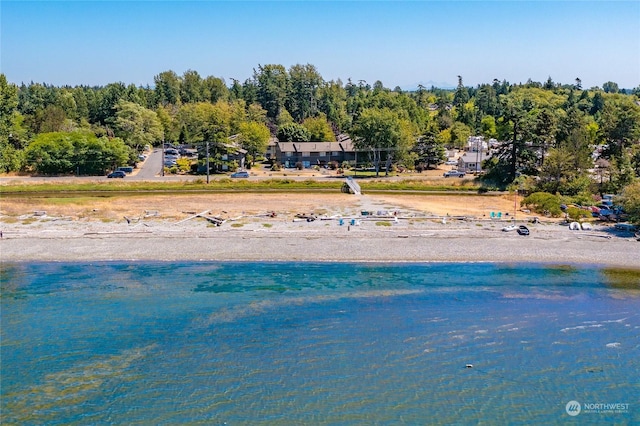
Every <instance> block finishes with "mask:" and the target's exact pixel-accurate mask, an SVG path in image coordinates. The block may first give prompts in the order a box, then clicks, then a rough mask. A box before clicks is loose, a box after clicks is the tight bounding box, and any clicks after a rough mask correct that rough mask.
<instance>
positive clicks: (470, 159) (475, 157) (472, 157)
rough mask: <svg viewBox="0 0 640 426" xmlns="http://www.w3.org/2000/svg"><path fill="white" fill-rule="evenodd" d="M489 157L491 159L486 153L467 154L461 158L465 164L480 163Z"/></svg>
mask: <svg viewBox="0 0 640 426" xmlns="http://www.w3.org/2000/svg"><path fill="white" fill-rule="evenodd" d="M489 157H491V155H489V154H487V153H486V152H482V153H479V152H465V153H464V154H463V155H462V157H460V160H462V162H463V163H477V162H478V161H480V162H482V161H484V160H486V159H487V158H489Z"/></svg>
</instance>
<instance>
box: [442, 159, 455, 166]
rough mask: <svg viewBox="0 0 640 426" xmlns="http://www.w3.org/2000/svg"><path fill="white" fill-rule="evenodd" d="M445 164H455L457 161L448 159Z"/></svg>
mask: <svg viewBox="0 0 640 426" xmlns="http://www.w3.org/2000/svg"><path fill="white" fill-rule="evenodd" d="M444 164H446V165H447V166H455V165H456V164H458V162H457V161H456V160H449V161H447V162H446V163H444Z"/></svg>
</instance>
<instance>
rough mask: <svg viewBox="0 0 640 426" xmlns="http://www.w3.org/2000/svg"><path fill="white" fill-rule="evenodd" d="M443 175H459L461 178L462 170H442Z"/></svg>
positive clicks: (462, 175)
mask: <svg viewBox="0 0 640 426" xmlns="http://www.w3.org/2000/svg"><path fill="white" fill-rule="evenodd" d="M443 176H444V177H446V178H448V177H459V178H463V177H464V172H459V171H458V170H449V171H448V172H444V175H443Z"/></svg>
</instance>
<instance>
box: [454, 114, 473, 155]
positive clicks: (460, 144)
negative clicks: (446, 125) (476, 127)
mask: <svg viewBox="0 0 640 426" xmlns="http://www.w3.org/2000/svg"><path fill="white" fill-rule="evenodd" d="M469 136H471V128H470V127H469V126H467V125H466V124H463V123H460V122H457V121H456V122H455V123H453V126H451V145H452V146H454V147H456V148H458V149H462V148H464V146H465V145H466V143H467V141H468V140H469Z"/></svg>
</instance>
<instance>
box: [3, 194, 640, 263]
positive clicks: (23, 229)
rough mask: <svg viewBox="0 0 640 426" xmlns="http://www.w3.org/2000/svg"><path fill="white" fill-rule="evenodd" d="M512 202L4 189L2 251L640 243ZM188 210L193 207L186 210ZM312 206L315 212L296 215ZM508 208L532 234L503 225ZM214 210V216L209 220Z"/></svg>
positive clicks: (630, 253) (79, 256)
mask: <svg viewBox="0 0 640 426" xmlns="http://www.w3.org/2000/svg"><path fill="white" fill-rule="evenodd" d="M513 206H514V204H513V201H512V199H510V198H509V197H491V198H488V197H484V198H483V197H481V196H457V197H451V196H439V195H431V196H427V195H424V196H412V195H387V194H384V195H376V194H374V195H363V196H354V195H348V194H291V193H287V194H283V193H279V194H208V195H202V196H194V195H184V196H173V197H171V198H170V199H163V198H162V197H155V196H154V197H151V198H150V197H146V198H145V197H129V198H123V199H110V200H105V201H103V202H102V204H100V202H98V201H95V200H94V201H90V202H87V203H86V204H82V202H79V203H71V204H66V203H61V204H59V205H57V204H47V202H45V201H42V202H41V204H38V202H37V201H34V200H30V201H29V202H27V201H25V200H20V199H5V200H3V206H2V216H1V217H0V219H1V222H0V223H1V226H2V231H3V238H2V240H1V241H0V244H1V245H0V253H1V254H0V258H1V259H2V261H3V262H15V261H18V262H20V261H108V260H126V261H135V260H158V261H174V260H203V261H215V260H221V261H234V260H237V261H296V260H298V261H357V262H544V263H558V264H571V263H581V264H594V265H609V266H616V267H628V268H640V243H639V242H638V241H636V238H634V237H633V235H631V234H629V233H626V234H625V233H623V232H619V231H616V230H615V229H614V228H613V226H612V225H610V224H596V223H594V225H593V230H589V231H571V230H569V228H568V227H567V226H562V225H560V224H559V223H558V221H557V220H555V221H554V220H544V219H543V220H542V221H541V222H540V223H535V224H534V223H528V222H529V220H530V219H531V215H530V214H527V213H528V212H521V211H516V210H514V209H513ZM509 209H510V210H511V215H509V213H508V210H509ZM493 210H496V211H503V212H504V216H503V217H502V219H501V220H492V219H491V218H490V214H489V211H493ZM363 212H366V213H365V214H364V215H363ZM196 213H203V214H202V215H201V216H198V217H194V215H195V214H196ZM312 213H313V215H314V216H315V218H316V219H315V220H313V221H308V220H306V219H305V218H304V216H305V215H308V216H310V215H311V214H312ZM514 214H515V215H516V220H517V223H518V224H524V223H526V224H527V226H528V227H529V229H530V230H531V235H529V236H520V235H518V234H517V233H516V232H515V231H511V232H504V231H502V228H503V227H504V226H506V225H507V224H509V223H511V219H513V215H514ZM299 216H303V217H302V218H301V217H299ZM340 219H342V220H340ZM216 220H221V223H220V224H219V226H216V224H214V223H213V222H215V221H216Z"/></svg>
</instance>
